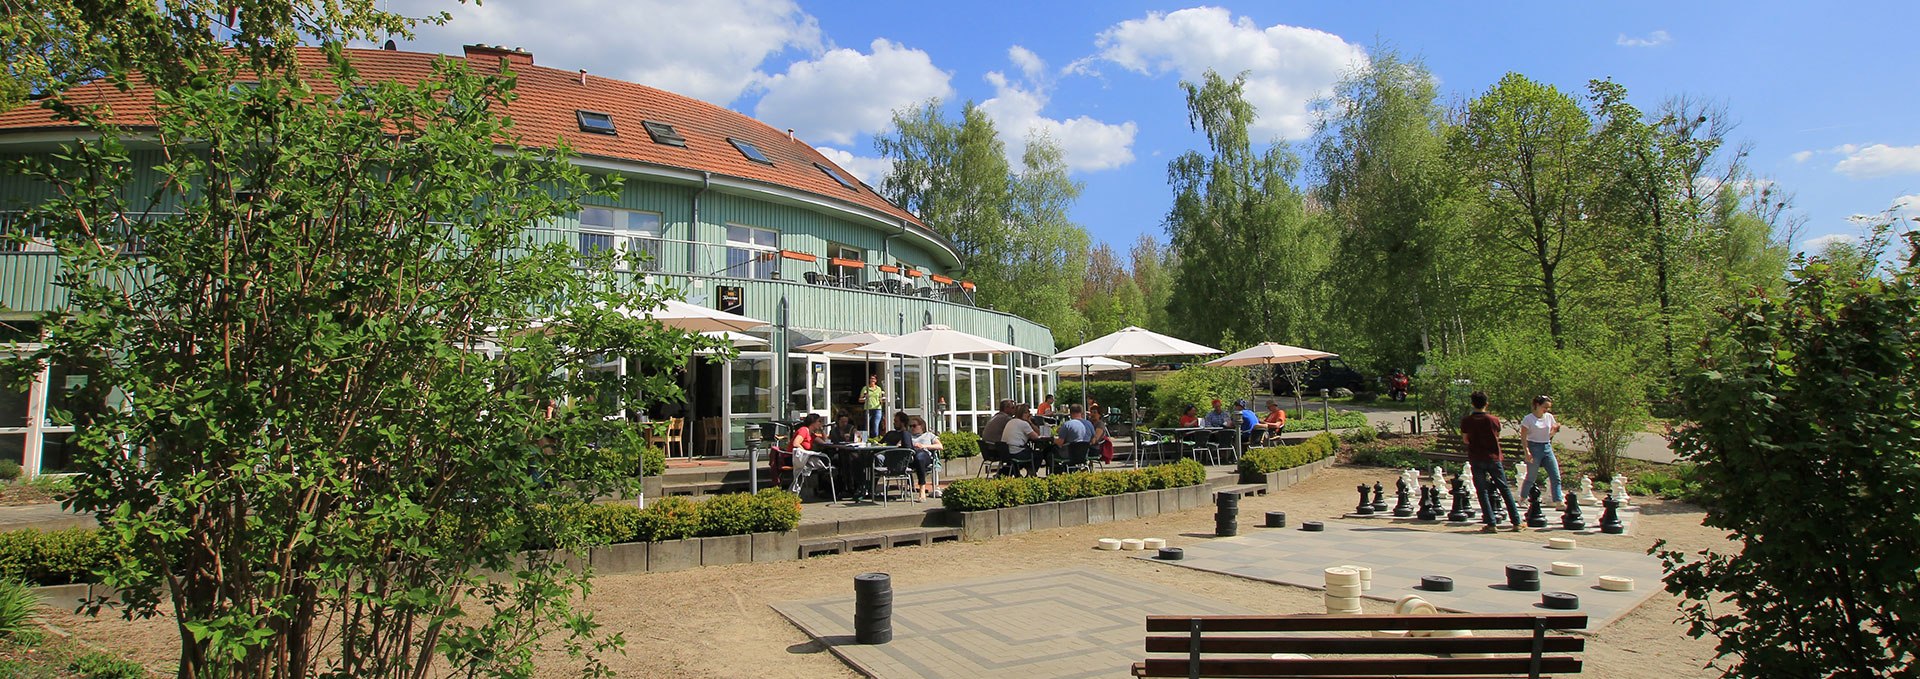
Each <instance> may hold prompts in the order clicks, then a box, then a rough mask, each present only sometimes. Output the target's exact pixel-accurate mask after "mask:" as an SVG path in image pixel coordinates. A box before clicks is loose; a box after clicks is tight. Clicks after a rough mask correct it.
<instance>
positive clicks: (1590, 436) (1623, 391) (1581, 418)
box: [1541, 349, 1654, 481]
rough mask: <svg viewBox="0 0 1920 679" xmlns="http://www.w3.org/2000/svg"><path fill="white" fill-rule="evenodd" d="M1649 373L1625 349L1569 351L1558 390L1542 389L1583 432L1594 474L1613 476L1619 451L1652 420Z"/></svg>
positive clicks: (1563, 414) (1572, 424) (1568, 422)
mask: <svg viewBox="0 0 1920 679" xmlns="http://www.w3.org/2000/svg"><path fill="white" fill-rule="evenodd" d="M1651 377H1652V376H1650V375H1648V374H1647V373H1646V372H1644V371H1642V370H1641V369H1640V367H1639V363H1638V362H1637V361H1635V360H1634V359H1633V357H1632V356H1631V355H1630V354H1628V353H1626V352H1622V351H1607V350H1604V349H1590V350H1587V351H1569V352H1566V353H1565V356H1564V358H1563V362H1562V364H1561V366H1560V373H1559V376H1558V378H1557V384H1556V385H1555V387H1554V389H1553V390H1552V391H1549V392H1541V393H1544V394H1551V395H1553V396H1554V398H1555V400H1554V408H1555V409H1556V410H1558V412H1559V414H1560V416H1561V418H1563V419H1565V420H1566V421H1567V424H1568V425H1570V426H1572V427H1574V428H1576V429H1579V430H1580V432H1581V434H1582V438H1583V443H1584V445H1585V446H1586V448H1587V452H1588V454H1589V455H1590V459H1591V460H1592V461H1593V472H1594V475H1595V476H1597V477H1599V478H1600V480H1602V481H1611V480H1612V479H1613V475H1614V472H1615V470H1616V469H1617V468H1618V466H1619V463H1620V453H1621V451H1624V450H1626V448H1627V444H1629V443H1632V442H1633V438H1634V436H1636V435H1638V434H1639V433H1640V432H1641V431H1643V430H1644V428H1645V427H1646V425H1647V423H1648V422H1649V421H1651V416H1650V415H1649V414H1648V412H1647V396H1646V395H1647V391H1648V388H1649V387H1650V386H1651V384H1652V382H1653V381H1654V380H1653V379H1651Z"/></svg>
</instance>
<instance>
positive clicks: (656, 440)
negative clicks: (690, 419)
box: [647, 417, 687, 457]
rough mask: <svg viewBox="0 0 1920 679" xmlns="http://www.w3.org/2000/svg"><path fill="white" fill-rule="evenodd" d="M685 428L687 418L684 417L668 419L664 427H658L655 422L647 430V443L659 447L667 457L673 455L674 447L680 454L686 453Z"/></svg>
mask: <svg viewBox="0 0 1920 679" xmlns="http://www.w3.org/2000/svg"><path fill="white" fill-rule="evenodd" d="M686 428H687V419H686V418H684V417H675V418H670V419H668V420H667V422H666V427H664V428H662V427H660V426H659V423H655V426H654V427H653V428H651V429H650V430H648V431H647V443H648V444H650V445H652V446H653V447H655V448H659V449H660V452H661V453H664V454H666V456H667V457H673V452H674V450H675V449H676V448H677V449H679V451H680V454H681V455H686V454H687V442H686Z"/></svg>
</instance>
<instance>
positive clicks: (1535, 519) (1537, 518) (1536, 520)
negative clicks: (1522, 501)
mask: <svg viewBox="0 0 1920 679" xmlns="http://www.w3.org/2000/svg"><path fill="white" fill-rule="evenodd" d="M1527 527H1528V528H1546V527H1547V514H1546V512H1543V511H1541V510H1540V486H1539V485H1538V484H1535V485H1534V487H1532V488H1528V489H1527Z"/></svg>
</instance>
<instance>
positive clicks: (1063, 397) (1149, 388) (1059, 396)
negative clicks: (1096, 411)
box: [1053, 377, 1156, 412]
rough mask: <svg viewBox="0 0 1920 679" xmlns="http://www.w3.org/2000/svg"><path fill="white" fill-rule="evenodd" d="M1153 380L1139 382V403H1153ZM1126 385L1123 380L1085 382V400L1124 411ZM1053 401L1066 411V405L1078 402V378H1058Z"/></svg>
mask: <svg viewBox="0 0 1920 679" xmlns="http://www.w3.org/2000/svg"><path fill="white" fill-rule="evenodd" d="M1155 386H1156V385H1155V384H1154V383H1153V382H1141V383H1140V391H1139V396H1140V405H1152V404H1153V392H1154V388H1155ZM1128 393H1129V392H1128V387H1127V382H1126V381H1124V380H1100V381H1097V382H1088V383H1087V402H1088V403H1098V404H1100V405H1102V406H1105V407H1106V408H1107V410H1108V411H1110V412H1124V411H1125V410H1126V409H1127V403H1128V396H1127V394H1128ZM1053 402H1054V404H1055V405H1056V406H1058V408H1057V410H1059V411H1060V412H1066V410H1067V406H1069V405H1078V404H1079V403H1080V378H1079V377H1062V378H1060V387H1059V391H1056V392H1054V398H1053Z"/></svg>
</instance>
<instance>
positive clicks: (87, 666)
mask: <svg viewBox="0 0 1920 679" xmlns="http://www.w3.org/2000/svg"><path fill="white" fill-rule="evenodd" d="M67 671H68V672H72V673H74V674H78V675H80V677H81V679H146V677H147V676H148V675H147V668H145V667H142V666H140V663H137V662H134V661H132V660H125V659H122V658H116V657H113V656H111V655H107V654H105V653H99V652H94V653H83V654H80V655H78V656H75V657H74V658H73V659H72V660H69V661H67Z"/></svg>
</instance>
